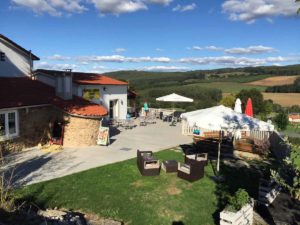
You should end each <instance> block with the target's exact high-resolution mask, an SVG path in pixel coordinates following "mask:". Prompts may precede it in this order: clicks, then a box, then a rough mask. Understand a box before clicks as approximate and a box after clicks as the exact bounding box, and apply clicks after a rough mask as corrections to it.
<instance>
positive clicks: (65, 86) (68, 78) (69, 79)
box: [55, 69, 73, 100]
mask: <svg viewBox="0 0 300 225" xmlns="http://www.w3.org/2000/svg"><path fill="white" fill-rule="evenodd" d="M72 86H73V76H72V70H71V69H66V70H65V71H64V72H63V73H60V74H59V75H58V76H57V77H56V86H55V91H56V95H57V96H59V97H61V98H62V99H64V100H70V99H72V97H73V90H72Z"/></svg>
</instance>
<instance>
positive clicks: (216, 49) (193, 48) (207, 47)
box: [187, 45, 223, 51]
mask: <svg viewBox="0 0 300 225" xmlns="http://www.w3.org/2000/svg"><path fill="white" fill-rule="evenodd" d="M187 49H188V50H195V51H202V50H210V51H222V50H223V48H221V47H216V46H213V45H210V46H205V47H201V46H193V47H191V48H187Z"/></svg>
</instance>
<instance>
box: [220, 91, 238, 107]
mask: <svg viewBox="0 0 300 225" xmlns="http://www.w3.org/2000/svg"><path fill="white" fill-rule="evenodd" d="M234 103H235V96H234V95H232V94H231V95H227V96H225V97H223V98H222V99H221V101H220V104H221V105H224V106H226V107H230V108H232V107H233V106H234Z"/></svg>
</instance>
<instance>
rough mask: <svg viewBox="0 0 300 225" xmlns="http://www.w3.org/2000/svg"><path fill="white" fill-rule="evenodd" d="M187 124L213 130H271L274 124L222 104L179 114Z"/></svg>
mask: <svg viewBox="0 0 300 225" xmlns="http://www.w3.org/2000/svg"><path fill="white" fill-rule="evenodd" d="M181 118H182V119H184V120H186V121H187V123H188V124H189V126H197V127H200V128H203V129H209V130H214V131H220V130H237V129H239V130H247V131H249V130H259V131H273V130H274V126H273V125H272V124H269V123H266V122H264V121H261V120H258V119H255V118H252V117H249V116H247V115H245V114H242V113H238V112H235V111H234V110H232V109H231V108H228V107H225V106H223V105H220V106H215V107H211V108H207V109H201V110H196V111H192V112H188V113H184V114H181Z"/></svg>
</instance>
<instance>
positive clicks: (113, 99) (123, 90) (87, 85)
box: [34, 70, 128, 119]
mask: <svg viewBox="0 0 300 225" xmlns="http://www.w3.org/2000/svg"><path fill="white" fill-rule="evenodd" d="M34 77H36V79H37V80H39V81H41V82H43V83H46V84H48V85H50V86H53V87H55V86H56V85H58V86H61V85H62V86H64V87H65V88H67V89H69V90H70V92H72V93H73V95H76V96H79V97H83V98H85V99H87V100H89V101H92V102H94V103H97V104H100V105H103V106H104V107H106V109H107V110H108V112H109V113H108V117H109V118H112V119H126V115H127V91H128V83H126V82H123V81H119V80H116V79H113V78H110V77H107V76H104V75H100V74H95V73H82V72H71V71H54V70H37V71H35V73H34ZM64 81H65V82H64ZM58 83H59V84H58ZM62 97H64V96H62Z"/></svg>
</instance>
